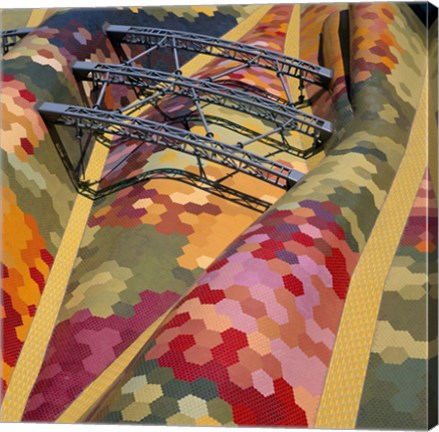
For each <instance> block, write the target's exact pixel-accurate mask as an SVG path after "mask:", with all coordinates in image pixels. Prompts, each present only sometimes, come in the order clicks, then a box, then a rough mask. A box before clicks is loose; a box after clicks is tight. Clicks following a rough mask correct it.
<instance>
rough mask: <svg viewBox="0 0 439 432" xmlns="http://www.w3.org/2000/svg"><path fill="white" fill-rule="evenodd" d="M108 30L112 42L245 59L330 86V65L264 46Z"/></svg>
mask: <svg viewBox="0 0 439 432" xmlns="http://www.w3.org/2000/svg"><path fill="white" fill-rule="evenodd" d="M106 33H107V35H108V37H109V38H110V40H111V41H112V43H114V44H117V45H120V44H121V43H127V44H136V45H143V46H144V47H145V48H150V47H152V46H155V45H159V43H160V46H161V47H169V48H174V47H175V48H176V49H180V50H185V51H190V52H196V53H201V54H207V55H212V56H216V57H222V58H227V59H230V60H234V61H237V62H242V63H246V64H248V63H250V64H251V65H252V66H258V67H262V68H265V69H269V70H272V71H274V72H276V73H282V74H283V75H288V76H291V77H293V78H298V79H300V80H301V81H307V82H309V83H312V84H317V85H322V86H327V85H328V84H329V82H330V80H331V78H332V71H331V70H330V69H327V68H324V67H322V66H318V65H315V64H312V63H309V62H306V61H303V60H300V59H297V58H294V57H290V56H286V55H284V54H281V53H278V52H275V51H271V50H267V49H264V48H261V47H257V46H253V45H249V44H244V43H241V42H233V41H228V40H225V39H221V38H216V37H212V36H207V35H200V34H196V33H188V32H181V31H176V30H166V29H159V28H149V27H136V26H120V25H110V26H109V27H107V29H106Z"/></svg>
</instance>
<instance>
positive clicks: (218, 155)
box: [38, 102, 303, 188]
mask: <svg viewBox="0 0 439 432" xmlns="http://www.w3.org/2000/svg"><path fill="white" fill-rule="evenodd" d="M38 111H39V112H40V114H41V116H42V117H43V119H44V120H45V122H46V123H47V124H48V126H49V128H50V127H51V126H52V127H53V126H55V125H62V126H67V127H73V128H75V129H76V130H77V131H78V133H77V134H78V135H79V132H82V131H84V130H88V131H91V132H93V133H94V134H95V135H98V136H99V141H100V142H102V143H103V144H105V145H107V146H109V147H111V141H110V140H109V139H108V138H107V137H106V135H114V136H119V137H122V138H130V139H135V140H139V146H138V147H136V148H135V149H134V151H138V149H139V148H141V145H142V144H143V143H145V142H146V143H151V144H157V145H160V146H163V147H164V148H169V149H173V150H176V151H180V152H183V153H186V154H189V155H192V156H194V157H195V158H197V159H198V160H200V159H204V160H208V161H211V162H215V163H218V164H221V165H223V166H226V167H228V168H231V169H232V170H235V171H236V172H242V173H245V174H248V175H251V176H253V177H255V178H258V179H260V180H263V181H265V182H267V183H270V184H272V185H275V186H278V187H283V188H289V187H291V185H293V184H295V183H296V182H297V181H299V180H300V178H301V177H302V176H303V174H302V173H300V172H298V171H296V170H295V169H293V168H290V167H287V166H285V165H282V164H280V163H278V162H276V161H274V160H271V159H269V158H267V157H264V156H260V155H257V154H255V153H252V152H249V151H247V150H245V149H244V148H243V147H242V146H238V145H236V146H233V145H229V144H225V143H222V142H220V141H216V140H214V139H212V138H210V137H207V136H202V135H198V134H195V133H193V132H190V131H188V130H185V129H180V128H176V127H174V126H170V125H167V124H162V123H156V122H153V121H151V120H146V119H142V118H136V117H130V116H126V115H123V114H118V113H116V112H109V111H101V110H97V109H90V108H82V107H77V106H70V105H63V104H56V103H50V102H43V103H42V104H40V106H39V107H38ZM200 168H201V165H200ZM200 175H201V176H202V175H203V173H200Z"/></svg>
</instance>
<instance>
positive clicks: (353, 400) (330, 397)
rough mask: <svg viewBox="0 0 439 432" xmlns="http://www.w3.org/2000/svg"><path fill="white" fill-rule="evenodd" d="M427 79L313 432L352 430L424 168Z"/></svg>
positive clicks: (357, 276) (357, 277)
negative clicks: (395, 260)
mask: <svg viewBox="0 0 439 432" xmlns="http://www.w3.org/2000/svg"><path fill="white" fill-rule="evenodd" d="M427 99H428V80H427V79H425V80H424V85H423V89H422V94H421V98H420V101H419V106H418V109H417V111H416V115H415V119H414V122H413V125H412V129H411V132H410V137H409V141H408V144H407V149H406V152H405V155H404V157H403V159H402V162H401V164H400V167H399V170H398V172H397V174H396V177H395V180H394V182H393V184H392V187H391V189H390V191H389V194H388V196H387V199H386V201H385V203H384V205H383V207H382V209H381V211H380V213H379V215H378V218H377V221H376V223H375V226H374V229H373V231H372V234H371V236H370V238H369V240H368V242H367V244H366V246H365V248H364V251H363V253H362V254H361V257H360V260H359V262H358V265H357V267H356V269H355V272H354V274H353V276H352V280H351V284H350V287H349V291H348V295H347V298H346V303H345V306H344V309H343V315H342V319H341V322H340V327H339V330H338V334H337V339H336V342H335V347H334V352H333V354H332V358H331V363H330V367H329V371H328V374H327V377H326V383H325V388H324V392H323V395H322V399H321V401H320V406H319V410H318V413H317V420H316V423H315V425H314V427H315V428H331V429H337V428H338V429H353V428H355V423H356V419H357V413H358V409H359V405H360V399H361V394H362V390H363V384H364V379H365V376H366V371H367V365H368V362H369V354H370V349H371V345H372V340H373V335H374V330H375V324H376V321H377V319H378V312H379V306H380V302H381V296H382V291H383V288H384V283H385V280H386V277H387V274H388V271H389V268H390V265H391V264H392V260H393V257H394V255H395V253H396V250H397V247H398V245H399V242H400V239H401V235H402V233H403V230H404V226H405V224H406V221H407V218H408V216H409V214H410V210H411V208H412V205H413V202H414V199H415V197H416V193H417V191H418V188H419V185H420V183H421V181H422V177H423V174H424V171H425V168H426V164H427V161H426V157H427V153H426V152H427Z"/></svg>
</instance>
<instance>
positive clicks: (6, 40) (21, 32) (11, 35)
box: [0, 27, 35, 54]
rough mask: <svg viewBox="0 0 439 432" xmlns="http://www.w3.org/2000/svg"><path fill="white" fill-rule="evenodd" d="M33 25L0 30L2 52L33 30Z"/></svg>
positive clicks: (5, 51) (4, 52)
mask: <svg viewBox="0 0 439 432" xmlns="http://www.w3.org/2000/svg"><path fill="white" fill-rule="evenodd" d="M34 30H35V28H33V27H26V28H19V29H13V30H3V31H0V40H1V47H2V51H3V54H6V53H7V52H8V51H9V48H10V47H11V46H14V45H15V44H16V43H17V42H18V40H19V39H23V38H24V37H25V36H26V35H28V34H29V33H30V32H32V31H34Z"/></svg>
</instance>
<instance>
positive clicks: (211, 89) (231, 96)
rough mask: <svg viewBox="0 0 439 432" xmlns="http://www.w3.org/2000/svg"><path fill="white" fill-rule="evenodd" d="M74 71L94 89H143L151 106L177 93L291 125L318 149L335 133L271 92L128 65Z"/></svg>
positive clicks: (86, 65) (87, 65) (81, 65)
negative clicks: (260, 92)
mask: <svg viewBox="0 0 439 432" xmlns="http://www.w3.org/2000/svg"><path fill="white" fill-rule="evenodd" d="M73 71H74V73H75V75H76V77H77V78H78V79H80V80H89V81H92V82H93V83H94V85H95V86H102V85H104V84H121V85H126V86H130V87H136V88H138V89H141V90H142V91H143V94H142V99H140V101H142V100H144V101H145V102H146V103H148V104H151V105H155V104H157V102H158V101H160V100H161V99H162V98H163V96H165V95H167V94H174V95H179V96H184V97H187V98H189V99H192V100H193V102H194V104H195V106H196V107H197V109H199V107H198V106H197V102H199V101H202V102H205V103H208V104H216V105H221V106H224V107H227V108H231V109H234V110H237V111H241V112H243V113H246V114H249V115H252V116H254V117H258V118H260V119H264V120H268V121H270V122H273V123H274V124H275V126H276V128H280V127H282V125H288V128H285V129H288V130H294V131H297V132H299V133H302V134H304V135H307V136H310V137H312V138H313V139H314V145H315V146H317V145H319V144H321V142H322V140H324V139H326V138H327V137H328V136H330V135H331V133H332V125H331V123H330V122H328V121H326V120H323V119H320V118H318V117H316V116H313V115H310V114H306V113H304V112H302V111H299V110H297V109H296V108H294V107H293V106H288V105H286V104H282V103H279V102H278V98H275V97H274V98H273V97H272V95H271V94H270V93H268V92H266V94H264V96H265V97H262V96H259V95H254V94H252V93H248V92H244V91H242V90H237V89H236V88H231V87H228V86H225V85H222V84H218V83H214V82H210V81H208V80H200V79H194V78H188V77H184V76H182V75H181V74H175V73H174V74H171V73H167V72H160V71H156V70H152V69H144V68H136V67H132V66H129V65H112V64H102V63H92V62H76V63H75V64H74V66H73ZM264 93H265V92H264ZM136 108H138V105H136ZM207 132H209V130H207Z"/></svg>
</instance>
